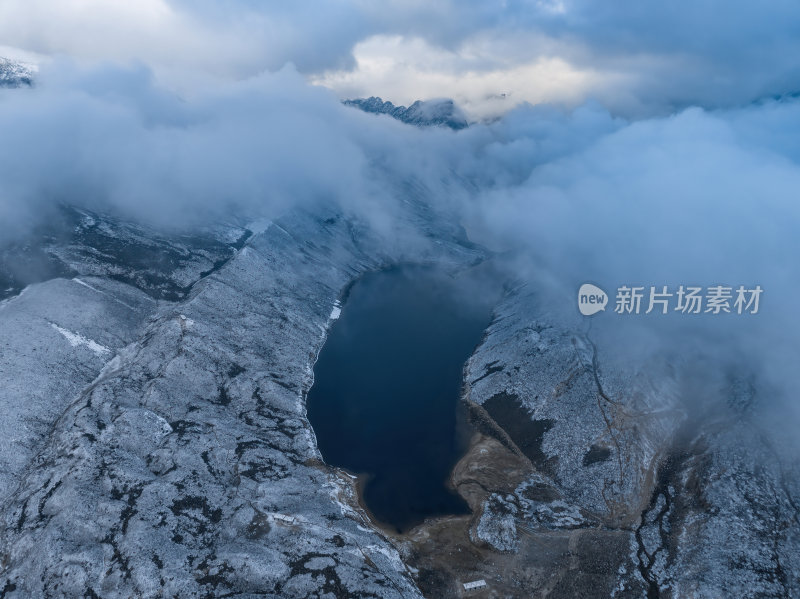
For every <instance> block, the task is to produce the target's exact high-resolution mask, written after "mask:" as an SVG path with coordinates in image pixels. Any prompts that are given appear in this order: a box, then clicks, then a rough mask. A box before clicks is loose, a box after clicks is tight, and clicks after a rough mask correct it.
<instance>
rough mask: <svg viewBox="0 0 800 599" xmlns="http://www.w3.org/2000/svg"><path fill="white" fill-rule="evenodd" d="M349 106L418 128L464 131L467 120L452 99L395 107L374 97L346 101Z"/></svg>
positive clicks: (421, 101)
mask: <svg viewBox="0 0 800 599" xmlns="http://www.w3.org/2000/svg"><path fill="white" fill-rule="evenodd" d="M344 104H345V105H347V106H355V107H356V108H360V109H361V110H363V111H364V112H372V113H376V114H388V115H389V116H391V117H393V118H395V119H397V120H398V121H403V122H404V123H408V124H410V125H416V126H418V127H431V126H444V127H449V128H450V129H455V130H459V129H464V128H466V127H467V126H468V123H467V119H466V117H465V116H464V113H463V112H462V111H461V109H460V108H459V107H458V106H456V104H455V102H453V100H450V99H447V98H445V99H439V100H424V101H423V100H417V101H416V102H414V103H413V104H412V105H411V106H409V107H407V108H406V107H405V106H395V105H394V104H392V103H391V102H388V101H386V102H384V101H383V99H381V98H379V97H377V96H372V97H369V98H358V99H355V100H345V101H344Z"/></svg>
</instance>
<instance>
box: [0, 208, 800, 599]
mask: <svg viewBox="0 0 800 599" xmlns="http://www.w3.org/2000/svg"><path fill="white" fill-rule="evenodd" d="M403 210H404V211H403V212H402V213H401V214H398V216H397V219H398V220H397V223H396V224H397V225H398V226H404V227H407V228H408V229H409V230H414V231H416V232H417V233H418V234H419V236H418V240H419V241H418V242H417V243H414V244H411V245H409V246H408V247H404V246H397V247H386V245H385V243H383V242H382V241H381V239H380V238H378V237H377V236H375V235H374V234H373V233H372V232H371V230H370V229H369V228H368V227H366V226H364V225H363V223H359V222H357V221H355V220H352V219H349V218H347V217H345V216H344V215H342V214H341V213H339V212H337V211H334V210H333V209H323V208H318V209H316V210H313V211H309V210H305V211H300V210H296V211H292V212H289V213H287V214H286V215H285V216H283V217H282V218H280V219H277V220H275V221H274V222H260V223H258V224H254V223H247V222H232V223H230V224H226V225H219V226H217V227H214V228H212V229H206V230H202V231H195V232H194V233H192V234H191V235H188V234H167V233H163V232H158V231H155V230H152V229H150V228H148V227H146V226H143V225H136V224H132V223H127V222H124V221H122V220H120V219H118V218H112V217H110V216H108V215H100V214H95V213H91V212H87V211H85V210H76V209H64V212H63V215H62V216H63V218H62V220H61V223H60V224H51V226H50V228H49V229H47V230H46V231H43V232H39V233H37V234H36V235H35V236H32V237H30V238H29V239H27V240H24V241H21V242H19V243H18V244H17V245H15V246H12V247H8V248H6V249H5V250H4V254H3V260H2V263H0V271H2V273H1V274H2V277H3V281H4V283H3V288H4V289H5V290H6V298H5V300H3V302H2V303H0V330H2V331H3V341H2V343H3V346H2V347H3V351H2V352H0V380H2V383H3V384H2V385H0V405H2V406H3V412H2V413H3V418H2V420H0V431H1V432H2V434H1V435H0V439H2V441H0V526H2V534H1V535H0V551H1V552H2V556H3V559H2V562H0V596H3V597H8V598H12V597H19V598H21V597H85V596H88V597H109V598H111V597H120V598H122V597H172V596H179V597H195V596H200V597H224V596H239V597H281V598H292V597H298V598H299V597H341V598H345V597H381V598H390V597H397V598H399V597H405V598H411V597H429V598H431V597H437V598H439V597H445V598H447V597H460V596H462V593H463V587H462V585H463V583H465V582H469V581H473V580H478V579H483V580H485V581H487V583H488V587H489V588H488V590H485V591H480V593H484V595H483V596H487V597H488V596H498V597H531V596H545V595H546V596H548V597H553V598H571V597H609V596H614V597H631V598H632V597H637V598H638V597H643V596H646V597H664V598H678V597H718V596H736V597H753V598H755V597H787V596H788V597H790V596H796V595H798V594H800V524H799V523H798V511H797V507H796V506H797V505H798V500H800V486H799V483H800V476H798V472H797V468H796V464H795V463H794V462H793V461H792V459H791V456H787V455H783V454H782V453H781V452H780V451H779V450H778V449H776V448H775V447H774V446H773V445H771V444H770V443H769V441H768V439H769V436H768V435H766V434H763V433H764V431H763V430H762V429H760V428H759V426H760V425H759V424H758V421H757V419H755V418H754V417H753V414H754V410H753V406H754V405H755V404H756V403H757V401H758V398H757V396H754V393H753V390H752V389H751V388H750V387H749V386H748V385H746V384H741V382H737V381H736V380H735V379H732V380H731V385H730V392H729V394H728V395H729V400H730V401H729V403H730V405H731V406H733V407H732V408H731V409H724V410H723V409H720V410H709V412H710V413H709V414H704V415H703V417H702V418H698V417H696V416H697V415H696V414H695V415H694V417H692V414H691V409H692V405H693V403H692V398H687V397H685V396H684V394H683V389H684V388H685V385H684V384H683V383H684V380H683V378H682V377H683V374H682V373H683V372H684V370H683V365H682V364H681V363H680V362H677V361H675V360H666V359H665V360H661V361H659V362H658V363H656V364H635V365H634V364H631V365H628V366H619V365H617V364H615V363H612V362H611V361H610V360H608V359H607V355H608V348H606V347H603V346H602V344H600V343H598V342H597V341H596V340H594V339H593V338H592V337H591V336H589V335H587V334H586V333H585V332H583V331H578V330H576V329H575V328H574V326H572V325H571V324H570V323H567V322H564V321H562V320H559V319H558V318H556V317H555V316H553V315H552V314H550V312H549V311H548V310H547V309H546V308H545V307H543V306H542V305H541V304H540V303H539V301H538V294H537V290H536V288H535V285H534V284H532V283H529V284H528V285H525V286H519V285H515V286H513V287H511V290H510V291H509V292H508V293H507V294H506V296H505V297H504V299H503V300H502V301H501V303H500V304H499V305H498V306H497V307H496V310H495V318H494V322H493V323H492V325H491V326H490V327H489V328H488V329H487V331H486V334H485V337H484V339H483V342H482V343H481V345H480V346H479V347H478V348H477V349H476V350H475V352H474V354H473V356H472V357H471V359H470V360H469V362H468V364H467V365H466V367H465V370H464V385H465V387H464V389H465V392H464V400H465V402H466V405H467V406H468V408H469V413H470V419H471V422H472V426H473V427H474V430H475V433H474V435H473V437H472V439H471V442H470V446H469V450H468V451H467V453H466V455H465V456H464V458H463V459H462V460H461V461H460V462H459V464H458V465H457V466H456V468H455V470H454V472H453V475H452V482H453V485H454V487H455V488H456V489H457V490H458V492H459V493H460V494H461V495H462V496H463V497H464V498H465V500H466V501H467V503H468V504H469V505H470V507H471V509H472V514H471V515H468V516H459V517H450V518H443V519H439V520H433V521H428V522H426V523H425V524H423V525H421V526H420V527H418V528H417V529H414V530H412V531H411V532H410V533H408V534H406V535H393V534H390V533H388V532H386V531H384V530H383V529H382V528H380V527H379V526H378V525H377V524H376V523H374V522H372V521H371V520H370V518H369V516H368V515H367V514H366V513H365V511H364V510H363V509H362V507H361V505H360V503H359V501H358V493H357V489H356V486H355V483H354V481H353V479H352V478H351V477H350V476H348V475H347V474H346V473H343V472H341V471H339V470H337V469H335V468H332V467H330V466H328V465H326V464H325V463H324V462H323V460H322V457H321V455H320V452H319V450H318V448H317V445H316V438H315V435H314V431H313V429H312V427H311V425H310V424H309V421H308V419H307V417H306V408H305V397H306V393H307V392H308V389H309V388H310V385H311V384H312V379H313V374H312V366H313V364H314V361H315V360H316V356H317V355H318V352H319V351H320V348H321V347H322V345H323V343H324V342H325V338H326V334H327V330H328V327H329V326H330V324H331V322H332V315H333V314H334V313H335V311H336V310H338V308H337V306H338V304H337V300H339V299H341V298H342V296H343V294H344V292H345V290H346V289H347V287H348V286H349V285H350V284H351V283H352V282H353V281H354V280H355V279H357V278H358V277H360V276H361V275H362V274H363V273H365V272H368V271H371V270H375V269H379V268H384V267H387V266H391V265H394V264H401V263H408V262H417V263H419V262H424V263H431V262H436V263H439V264H446V265H448V267H449V268H451V269H454V270H458V269H460V268H466V267H467V266H468V265H471V264H474V263H475V262H476V261H479V260H482V259H484V258H485V257H486V256H487V253H486V252H484V251H483V250H482V249H481V248H478V247H475V246H474V245H473V244H471V243H469V242H468V241H467V240H466V239H465V238H464V236H463V234H462V232H461V230H460V229H459V228H458V227H457V226H454V225H452V224H451V223H450V222H449V221H448V219H446V218H442V217H439V216H437V215H436V214H435V213H432V212H431V211H430V210H429V209H428V208H427V207H426V205H425V203H424V202H422V201H409V202H407V203H406V204H405V205H404V209H403ZM26 260H27V262H26ZM25 264H28V265H30V267H29V268H25V267H24V265H25ZM14 269H16V270H14ZM345 309H346V305H345ZM694 405H696V402H695V404H694ZM409 442H413V440H409ZM476 596H481V595H480V594H476Z"/></svg>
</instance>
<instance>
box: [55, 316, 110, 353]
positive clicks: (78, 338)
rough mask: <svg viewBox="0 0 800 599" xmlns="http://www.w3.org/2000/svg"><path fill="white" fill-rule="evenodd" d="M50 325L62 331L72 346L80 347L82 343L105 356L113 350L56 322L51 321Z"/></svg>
mask: <svg viewBox="0 0 800 599" xmlns="http://www.w3.org/2000/svg"><path fill="white" fill-rule="evenodd" d="M50 326H51V327H53V328H54V329H55V330H56V331H58V332H59V333H61V334H62V335H63V336H64V338H65V339H66V340H67V341H68V342H69V344H70V345H71V346H72V347H79V346H81V345H82V346H84V347H87V348H88V349H90V350H91V351H92V352H94V353H95V354H96V355H97V356H100V357H103V356H105V355H106V354H110V353H111V350H110V349H109V348H107V347H106V346H105V345H100V344H99V343H97V341H93V340H91V339H87V338H86V337H84V336H83V335H81V334H79V333H73V332H72V331H68V330H67V329H64V328H62V327H60V326H58V325H57V324H55V323H54V322H51V323H50Z"/></svg>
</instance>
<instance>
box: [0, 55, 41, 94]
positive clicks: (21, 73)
mask: <svg viewBox="0 0 800 599" xmlns="http://www.w3.org/2000/svg"><path fill="white" fill-rule="evenodd" d="M32 83H33V67H31V66H29V65H26V64H23V63H20V62H14V61H11V60H8V59H7V58H3V57H1V56H0V87H20V86H22V85H31V84H32Z"/></svg>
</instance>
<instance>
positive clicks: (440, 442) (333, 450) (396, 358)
mask: <svg viewBox="0 0 800 599" xmlns="http://www.w3.org/2000/svg"><path fill="white" fill-rule="evenodd" d="M487 285H488V286H493V285H494V283H493V282H491V279H490V278H486V277H485V275H484V274H483V273H482V272H481V271H480V269H473V270H472V271H469V272H467V273H462V274H461V275H460V276H458V277H456V278H453V277H450V276H448V275H446V274H444V273H442V272H440V271H438V270H435V269H431V268H423V267H398V268H394V269H390V270H385V271H380V272H375V273H371V274H368V275H366V276H364V277H363V278H362V279H360V280H359V281H358V282H356V283H355V284H354V285H353V287H352V288H351V289H350V292H349V294H348V296H347V298H346V300H345V303H344V307H343V309H342V314H341V317H340V319H339V320H338V321H336V323H334V325H333V327H332V329H331V331H330V335H329V337H328V340H327V341H326V343H325V345H324V346H323V348H322V351H321V353H320V356H319V359H318V361H317V363H316V366H315V368H314V381H315V382H314V386H313V387H312V388H311V391H310V392H309V395H308V416H309V419H310V421H311V424H312V426H313V427H314V431H315V433H316V435H317V441H318V444H319V448H320V451H321V452H322V455H323V458H324V459H325V461H326V462H327V463H329V464H332V465H334V466H338V467H341V468H345V469H347V470H348V471H350V472H353V473H356V474H359V475H363V476H364V477H365V478H364V480H366V483H365V485H364V491H363V501H364V503H365V504H366V507H367V508H368V509H369V511H370V512H371V513H372V515H373V517H374V518H376V519H377V520H378V521H380V522H382V523H384V524H387V525H390V526H393V527H395V528H396V529H397V530H399V531H405V530H407V529H408V528H410V527H412V526H414V525H416V524H419V523H421V522H422V521H423V520H424V519H425V518H428V517H431V516H437V515H444V514H460V513H467V512H468V508H467V505H466V504H465V503H464V501H463V500H462V499H461V498H460V497H459V496H458V495H457V494H456V493H455V492H454V491H452V490H451V489H450V488H449V487H448V480H449V476H450V472H451V470H452V468H453V466H454V465H455V463H456V462H457V461H458V459H459V458H460V457H461V455H462V454H463V450H464V448H465V445H466V441H467V440H468V436H466V438H465V435H467V432H466V431H465V428H464V425H462V426H459V425H458V422H457V409H458V405H459V397H460V391H461V382H462V368H463V365H464V363H465V362H466V360H467V358H468V357H469V356H470V354H471V353H472V351H473V350H474V348H475V346H476V345H477V344H478V343H479V342H480V339H481V336H482V333H483V331H484V329H485V328H486V327H487V326H488V325H489V322H490V318H491V309H492V306H493V304H494V301H495V300H496V297H497V292H496V291H495V290H494V289H491V288H490V289H488V293H486V291H487Z"/></svg>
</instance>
